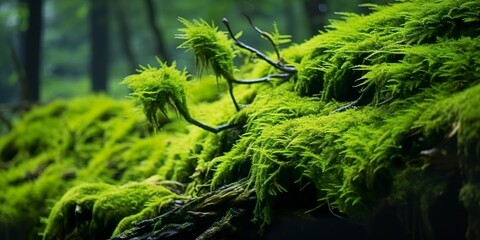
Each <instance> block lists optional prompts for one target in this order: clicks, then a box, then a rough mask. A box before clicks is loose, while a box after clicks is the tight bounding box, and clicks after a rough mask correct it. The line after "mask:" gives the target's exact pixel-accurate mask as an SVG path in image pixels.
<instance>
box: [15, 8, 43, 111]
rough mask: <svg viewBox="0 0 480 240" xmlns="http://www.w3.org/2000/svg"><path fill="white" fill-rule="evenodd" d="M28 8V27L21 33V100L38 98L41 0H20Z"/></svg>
mask: <svg viewBox="0 0 480 240" xmlns="http://www.w3.org/2000/svg"><path fill="white" fill-rule="evenodd" d="M20 3H22V4H25V5H26V6H27V8H28V20H27V21H28V29H27V30H26V31H25V32H23V33H22V34H21V41H22V50H21V61H22V63H23V66H24V69H25V80H26V86H21V88H22V89H23V90H22V93H21V95H22V100H24V101H28V102H38V101H39V100H40V62H41V61H40V56H41V39H42V27H43V12H42V6H43V1H42V0H20Z"/></svg>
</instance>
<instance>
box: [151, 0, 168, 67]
mask: <svg viewBox="0 0 480 240" xmlns="http://www.w3.org/2000/svg"><path fill="white" fill-rule="evenodd" d="M145 7H146V10H147V20H148V24H149V26H150V28H151V30H152V32H153V35H154V37H155V42H156V43H157V45H156V49H155V52H156V53H157V54H158V55H159V56H158V57H159V58H160V59H161V60H162V61H167V62H171V58H170V55H169V54H168V52H167V49H166V48H165V46H166V44H165V41H164V40H163V34H162V31H161V30H160V27H159V26H158V25H157V22H156V18H157V12H156V9H155V4H154V3H153V1H152V0H145Z"/></svg>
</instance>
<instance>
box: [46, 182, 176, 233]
mask: <svg viewBox="0 0 480 240" xmlns="http://www.w3.org/2000/svg"><path fill="white" fill-rule="evenodd" d="M173 196H174V194H173V193H172V192H170V191H169V190H167V189H165V188H163V187H161V186H155V185H153V184H149V183H129V184H126V185H123V186H121V187H115V186H112V185H107V184H103V183H92V184H81V185H78V186H76V187H74V188H72V189H70V190H69V191H68V192H67V193H66V194H65V195H64V196H63V197H62V198H61V199H60V200H59V201H58V202H57V203H56V204H55V206H54V207H53V209H52V211H51V214H50V217H49V220H48V221H47V226H46V228H45V232H44V239H66V238H69V239H70V238H87V239H91V238H108V237H110V236H111V235H112V233H113V232H114V230H115V229H116V228H117V224H118V223H119V222H120V221H122V220H123V219H124V218H126V217H130V216H134V215H136V214H139V213H140V212H142V210H143V209H144V208H145V207H147V206H148V202H156V203H158V200H162V201H165V202H169V201H171V200H172V199H173ZM163 204H165V203H163ZM154 213H156V212H155V211H152V210H150V211H149V214H148V213H147V212H146V211H145V210H144V212H143V213H142V216H143V217H152V216H153V214H154ZM134 222H135V221H134V219H132V217H130V218H129V219H128V220H126V221H124V222H122V224H121V225H119V228H118V229H117V230H115V231H117V232H119V231H122V230H125V229H127V228H130V227H132V226H133V223H134Z"/></svg>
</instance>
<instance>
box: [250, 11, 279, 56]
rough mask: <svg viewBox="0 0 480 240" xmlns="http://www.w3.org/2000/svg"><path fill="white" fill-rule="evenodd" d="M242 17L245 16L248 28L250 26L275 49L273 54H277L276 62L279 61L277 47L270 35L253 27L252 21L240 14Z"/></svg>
mask: <svg viewBox="0 0 480 240" xmlns="http://www.w3.org/2000/svg"><path fill="white" fill-rule="evenodd" d="M242 15H243V16H245V17H246V18H247V20H248V22H249V23H250V26H252V28H253V29H255V31H257V32H258V33H260V35H261V36H262V37H264V38H266V39H267V40H268V41H269V42H270V43H271V44H272V46H273V48H274V49H275V53H276V54H277V60H278V61H280V59H281V58H280V53H279V52H278V48H277V45H276V44H275V42H273V39H272V37H270V34H268V33H266V32H264V31H262V30H260V28H258V27H257V26H255V25H253V22H252V19H250V17H249V16H248V15H247V14H245V13H242Z"/></svg>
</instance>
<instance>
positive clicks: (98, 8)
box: [90, 0, 110, 92]
mask: <svg viewBox="0 0 480 240" xmlns="http://www.w3.org/2000/svg"><path fill="white" fill-rule="evenodd" d="M108 3H109V1H108V0H101V1H98V0H90V4H91V5H90V7H91V9H90V44H91V45H90V77H91V87H92V90H93V91H94V92H102V91H107V81H108V66H109V64H108V61H109V58H108V55H109V52H110V51H109V48H108V39H109V38H108V37H109V35H108V34H109V32H108V29H109V28H108V5H109V4H108Z"/></svg>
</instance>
